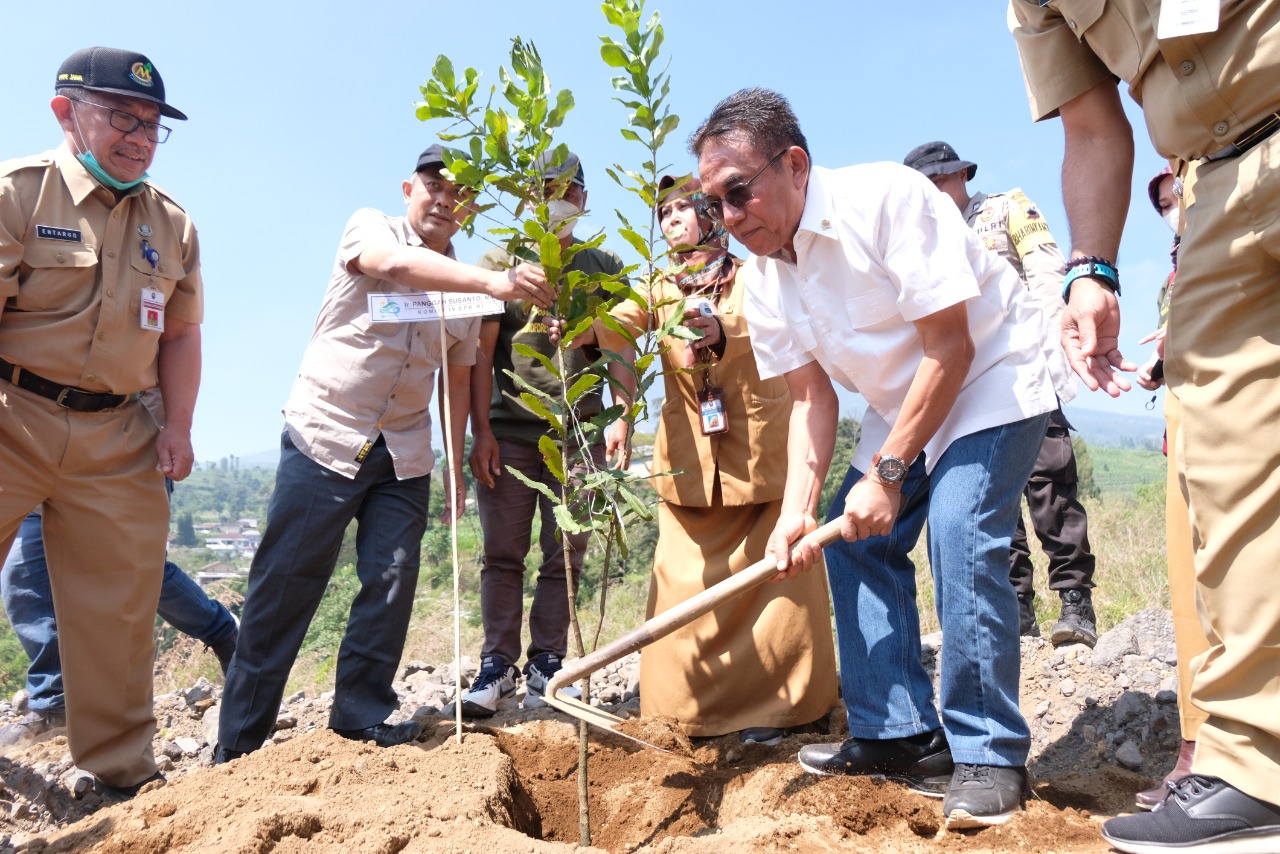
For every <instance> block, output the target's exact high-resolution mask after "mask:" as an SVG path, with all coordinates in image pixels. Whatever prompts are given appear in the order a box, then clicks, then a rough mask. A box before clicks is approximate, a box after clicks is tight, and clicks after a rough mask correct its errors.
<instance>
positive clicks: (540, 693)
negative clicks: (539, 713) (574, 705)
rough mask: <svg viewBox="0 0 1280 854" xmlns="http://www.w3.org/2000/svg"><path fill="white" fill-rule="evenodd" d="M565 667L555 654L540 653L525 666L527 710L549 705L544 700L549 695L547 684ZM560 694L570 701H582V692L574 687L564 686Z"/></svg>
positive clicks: (525, 704) (525, 703)
mask: <svg viewBox="0 0 1280 854" xmlns="http://www.w3.org/2000/svg"><path fill="white" fill-rule="evenodd" d="M563 666H564V661H563V660H562V659H561V658H560V656H558V655H556V654H555V653H553V652H541V653H538V654H537V655H535V656H534V657H533V658H532V660H530V661H529V662H528V663H526V664H525V666H524V690H525V694H524V707H525V708H526V709H537V708H541V707H542V706H545V705H546V704H547V701H546V700H544V699H543V697H545V696H546V694H547V683H548V682H550V681H551V677H552V676H555V675H556V674H557V673H559V672H560V668H561V667H563ZM560 693H561V694H563V695H564V696H566V697H569V698H570V699H574V700H581V699H582V692H581V691H579V690H578V688H577V687H576V686H574V685H566V686H564V687H563V688H561V689H560Z"/></svg>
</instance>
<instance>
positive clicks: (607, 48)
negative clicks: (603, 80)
mask: <svg viewBox="0 0 1280 854" xmlns="http://www.w3.org/2000/svg"><path fill="white" fill-rule="evenodd" d="M600 58H601V59H603V60H604V64H605V65H607V66H609V67H610V68H626V67H627V63H628V62H629V61H630V60H629V59H628V57H627V53H626V51H624V50H623V49H622V48H620V47H618V46H617V45H616V44H614V43H613V42H609V43H608V44H603V45H601V46H600Z"/></svg>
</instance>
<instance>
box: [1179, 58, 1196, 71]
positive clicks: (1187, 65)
mask: <svg viewBox="0 0 1280 854" xmlns="http://www.w3.org/2000/svg"><path fill="white" fill-rule="evenodd" d="M1178 70H1179V71H1181V72H1182V73H1183V74H1190V73H1191V72H1193V71H1195V70H1196V64H1195V63H1194V62H1192V61H1191V60H1189V59H1185V60H1183V61H1182V64H1181V65H1179V66H1178Z"/></svg>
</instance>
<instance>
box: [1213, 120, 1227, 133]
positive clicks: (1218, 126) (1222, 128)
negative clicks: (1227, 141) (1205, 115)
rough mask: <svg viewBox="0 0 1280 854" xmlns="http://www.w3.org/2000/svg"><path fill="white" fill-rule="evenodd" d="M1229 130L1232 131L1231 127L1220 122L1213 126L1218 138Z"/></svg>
mask: <svg viewBox="0 0 1280 854" xmlns="http://www.w3.org/2000/svg"><path fill="white" fill-rule="evenodd" d="M1229 130H1231V125H1229V124H1227V123H1226V122H1218V123H1217V124H1216V125H1214V126H1213V132H1214V133H1216V134H1217V135H1218V136H1222V135H1223V134H1224V133H1226V132H1227V131H1229Z"/></svg>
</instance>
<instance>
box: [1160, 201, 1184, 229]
mask: <svg viewBox="0 0 1280 854" xmlns="http://www.w3.org/2000/svg"><path fill="white" fill-rule="evenodd" d="M1181 214H1182V211H1181V210H1180V209H1179V208H1178V206H1177V205H1174V206H1173V207H1171V208H1169V209H1168V210H1167V211H1165V212H1164V213H1162V214H1160V218H1161V219H1163V220H1164V224H1165V225H1167V226H1169V228H1171V229H1173V233H1174V234H1177V233H1178V225H1179V224H1180V222H1181Z"/></svg>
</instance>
